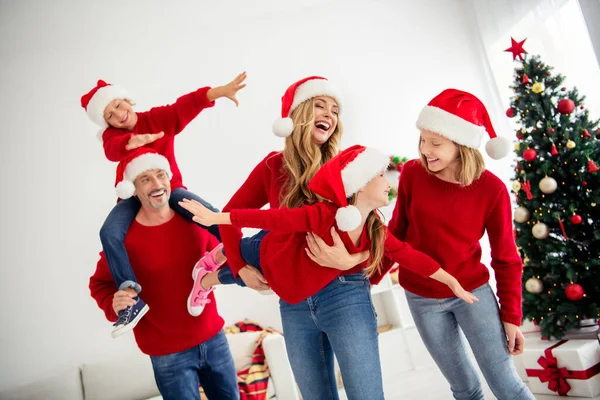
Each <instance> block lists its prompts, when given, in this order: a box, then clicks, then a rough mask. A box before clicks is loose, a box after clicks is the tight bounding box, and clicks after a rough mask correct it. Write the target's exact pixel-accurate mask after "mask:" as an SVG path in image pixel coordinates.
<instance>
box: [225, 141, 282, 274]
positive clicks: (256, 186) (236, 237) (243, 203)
mask: <svg viewBox="0 0 600 400" xmlns="http://www.w3.org/2000/svg"><path fill="white" fill-rule="evenodd" d="M274 154H277V153H276V152H272V153H270V154H269V155H267V157H265V159H263V160H262V161H261V162H260V163H259V164H258V165H257V166H256V167H255V168H254V170H252V172H251V173H250V175H249V176H248V178H247V179H246V181H245V182H244V183H243V184H242V186H241V187H240V188H239V189H238V190H237V192H235V194H234V195H233V197H232V198H231V200H229V203H227V205H226V206H225V207H224V208H223V212H228V211H231V210H233V209H246V208H261V207H263V206H264V205H265V204H267V203H268V202H269V187H268V177H269V175H270V167H269V166H268V165H267V161H268V160H269V158H271V157H272V156H273V155H274ZM219 231H220V233H221V240H222V241H223V245H224V246H225V252H226V253H227V261H228V264H229V267H230V268H231V270H232V271H233V273H234V275H235V276H237V273H238V271H239V270H240V269H242V267H244V266H245V265H246V262H245V261H244V259H243V258H242V255H241V253H240V240H241V238H242V231H241V230H240V229H239V228H236V227H233V226H231V225H221V226H220V227H219Z"/></svg>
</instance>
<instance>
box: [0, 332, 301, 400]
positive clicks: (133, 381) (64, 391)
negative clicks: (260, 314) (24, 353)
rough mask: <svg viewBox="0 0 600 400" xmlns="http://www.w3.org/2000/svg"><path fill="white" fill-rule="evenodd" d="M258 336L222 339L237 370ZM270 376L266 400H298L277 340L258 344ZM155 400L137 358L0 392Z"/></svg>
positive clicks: (146, 363) (49, 399)
mask: <svg viewBox="0 0 600 400" xmlns="http://www.w3.org/2000/svg"><path fill="white" fill-rule="evenodd" d="M259 335H260V332H244V333H238V334H234V335H227V340H228V342H229V347H230V348H231V353H232V354H233V358H234V362H235V366H236V369H237V370H238V371H239V370H241V369H243V368H246V367H247V366H248V365H250V362H251V358H252V352H253V351H254V345H255V343H256V340H257V339H258V337H259ZM263 349H264V352H265V358H266V360H267V363H268V365H269V370H270V372H271V379H270V381H269V396H268V398H269V399H277V400H299V398H300V396H299V395H298V391H297V387H296V383H295V381H294V375H293V374H292V369H291V367H290V364H289V361H288V358H287V352H286V350H285V341H284V339H283V336H281V335H275V334H274V335H269V336H267V337H266V338H265V339H264V340H263ZM38 399H44V400H84V399H85V400H146V399H152V400H158V399H161V397H160V394H159V392H158V388H157V387H156V383H155V381H154V373H153V371H152V365H151V363H150V358H149V357H148V356H146V355H144V354H142V353H140V352H136V353H132V354H130V355H128V356H126V357H123V358H121V359H119V360H110V361H105V362H98V363H90V364H83V365H81V366H79V367H74V368H72V369H70V370H68V371H64V372H63V373H60V374H57V375H55V376H52V377H49V378H47V379H44V380H41V381H38V382H33V383H31V384H28V385H24V386H20V387H17V388H14V389H9V390H7V391H3V392H0V400H38Z"/></svg>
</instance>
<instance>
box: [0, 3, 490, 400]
mask: <svg viewBox="0 0 600 400" xmlns="http://www.w3.org/2000/svg"><path fill="white" fill-rule="evenodd" d="M461 6H462V5H461V2H460V1H444V0H436V1H433V0H428V1H422V2H416V1H402V2H400V1H394V0H385V1H383V0H382V1H358V0H355V1H348V0H329V1H323V0H321V1H316V0H294V1H289V2H285V1H277V0H261V1H254V2H247V1H242V0H228V1H220V2H210V3H209V2H198V1H180V2H164V1H158V0H154V1H151V0H146V1H133V0H132V1H112V0H111V1H101V2H91V1H89V2H86V1H75V0H72V1H67V0H55V1H52V2H47V1H43V0H39V1H26V0H13V1H8V0H2V1H0V60H1V62H0V71H1V74H0V87H1V88H2V96H1V97H0V118H1V120H2V121H3V124H2V128H0V137H1V143H0V164H1V167H2V168H0V174H1V175H0V177H1V180H0V182H2V186H3V189H4V195H3V196H2V203H1V204H2V207H0V218H1V221H2V222H1V224H0V229H1V231H0V232H1V238H2V240H1V241H0V304H1V311H0V321H2V329H1V330H0V332H1V333H0V372H1V373H0V390H1V389H4V388H6V387H10V386H13V385H17V384H21V383H24V382H28V381H32V380H35V379H37V378H40V377H43V376H46V375H47V374H49V373H50V371H51V370H53V369H62V368H66V367H69V366H71V365H77V364H80V363H82V362H90V361H95V360H100V359H106V358H111V357H116V356H117V355H118V354H119V353H120V352H124V351H130V350H131V349H133V348H134V347H135V344H134V342H133V340H132V338H131V336H128V337H124V338H121V339H119V340H112V339H111V338H110V335H109V333H110V325H109V324H108V323H107V322H106V321H105V320H104V317H103V314H102V313H101V312H100V311H99V310H98V309H97V307H96V305H95V302H94V301H93V300H92V299H91V298H90V296H89V292H88V288H87V285H88V278H89V276H90V275H91V274H92V273H93V271H94V268H95V264H96V261H97V259H98V252H99V250H100V243H99V239H98V230H99V228H100V226H101V224H102V222H103V220H104V218H105V217H106V215H107V214H108V212H109V211H110V209H111V208H112V206H113V205H114V201H115V196H114V192H113V187H112V185H113V180H114V169H115V165H114V164H112V163H109V162H107V161H106V160H105V158H104V155H103V152H102V148H101V145H100V143H99V142H98V141H97V140H96V138H95V131H96V128H95V126H94V125H93V124H92V123H91V122H90V121H89V120H88V119H87V117H86V115H85V113H84V112H83V110H82V109H81V108H80V105H79V98H80V96H81V95H82V94H83V93H84V92H85V91H87V90H89V89H90V88H91V86H92V85H93V84H94V83H95V81H96V79H98V78H103V79H105V80H107V81H109V82H114V83H117V84H120V85H123V86H125V87H127V88H128V89H129V90H130V91H131V92H132V93H133V94H134V95H136V98H137V101H138V107H137V108H138V109H139V110H144V109H147V108H149V107H150V106H153V105H159V104H165V103H168V102H172V101H174V100H175V99H176V98H177V97H178V96H179V95H181V94H183V93H187V92H189V91H192V90H194V89H196V88H197V87H200V86H203V85H217V84H223V83H226V82H228V80H230V79H231V78H233V77H234V76H235V75H236V74H237V73H238V72H240V71H242V70H246V71H248V77H249V78H248V82H247V83H248V87H247V88H246V89H245V90H244V92H243V93H242V94H241V95H240V101H241V105H240V107H239V108H238V109H235V107H234V106H233V105H232V104H230V103H228V102H227V101H222V100H221V101H219V102H218V104H217V106H216V107H215V108H213V109H211V110H208V111H206V112H205V113H203V114H202V115H201V116H200V117H199V118H197V120H195V121H194V122H193V123H192V124H190V125H189V127H188V128H187V129H186V131H185V132H184V133H183V134H182V135H181V136H180V137H179V138H178V139H177V142H176V143H177V156H178V162H179V165H180V168H181V170H182V171H183V175H184V180H185V183H186V184H187V185H188V187H189V188H190V189H191V190H193V191H194V192H195V193H198V194H200V195H201V196H203V197H204V198H206V199H208V200H210V201H211V202H212V203H213V204H214V205H216V206H218V207H222V206H223V205H224V204H225V203H226V201H227V200H228V199H229V197H230V196H231V195H232V194H233V192H234V191H235V190H236V188H237V187H238V186H239V185H240V184H241V183H242V182H243V180H244V179H245V177H246V176H247V174H248V173H249V172H250V170H251V168H252V167H253V166H254V165H255V164H256V163H257V162H258V161H259V160H260V159H261V158H262V157H264V155H265V154H266V153H267V152H268V151H270V150H272V149H280V148H281V147H282V141H281V140H279V139H277V138H275V137H274V136H273V135H272V134H271V131H270V126H271V123H272V121H273V119H274V118H275V117H277V116H278V114H279V110H280V98H281V95H282V94H283V91H284V90H285V89H286V88H287V86H288V85H289V84H290V83H292V82H293V81H295V80H297V79H299V78H301V77H304V76H307V75H309V74H319V75H324V76H327V77H330V79H332V80H334V81H335V82H336V83H337V84H338V86H340V88H341V90H342V91H343V92H344V94H345V96H346V97H345V100H344V104H343V107H344V111H343V116H342V119H343V122H344V125H345V128H346V130H345V132H346V133H345V137H344V145H345V146H347V145H351V144H354V143H358V142H360V143H361V144H365V145H372V146H377V147H380V148H382V149H384V150H386V151H388V152H389V153H394V154H399V155H406V156H409V157H414V156H415V155H416V143H417V140H416V130H415V128H414V121H415V119H416V116H417V113H418V112H419V110H420V109H421V107H423V106H424V105H425V104H426V102H427V101H428V100H429V99H430V98H431V97H432V96H433V95H435V94H437V92H439V91H440V90H441V89H444V88H446V87H457V88H462V89H464V90H470V91H473V92H475V93H477V94H479V95H480V96H481V97H482V99H483V100H484V101H487V100H489V97H490V96H489V94H488V92H487V90H486V83H485V79H484V64H483V62H482V61H481V59H480V57H479V55H478V52H479V50H480V49H479V48H478V42H477V40H475V39H474V37H475V35H474V33H473V32H472V28H471V22H469V20H467V19H466V18H465V17H464V13H463V10H462V9H461ZM496 114H497V115H501V110H500V112H498V111H497V112H496ZM218 303H219V309H220V311H221V313H222V314H223V315H224V317H225V318H226V320H227V322H228V323H231V322H235V321H236V320H239V319H241V318H243V317H248V318H251V319H254V320H256V321H258V322H260V323H263V324H265V325H273V326H275V327H280V320H279V316H278V304H277V299H276V298H275V297H274V296H268V297H263V296H261V295H259V294H256V293H254V292H252V291H250V290H242V289H239V288H225V289H221V290H219V291H218Z"/></svg>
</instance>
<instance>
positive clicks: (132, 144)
mask: <svg viewBox="0 0 600 400" xmlns="http://www.w3.org/2000/svg"><path fill="white" fill-rule="evenodd" d="M163 136H165V133H164V132H159V133H145V134H142V135H136V134H133V135H131V137H130V138H129V142H127V145H126V146H125V150H133V149H137V148H138V147H142V146H144V145H146V144H148V143H152V142H154V141H155V140H158V139H160V138H161V137H163Z"/></svg>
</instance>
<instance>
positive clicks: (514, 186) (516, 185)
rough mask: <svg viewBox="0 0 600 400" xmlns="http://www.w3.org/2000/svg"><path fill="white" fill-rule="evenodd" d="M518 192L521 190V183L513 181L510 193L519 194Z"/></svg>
mask: <svg viewBox="0 0 600 400" xmlns="http://www.w3.org/2000/svg"><path fill="white" fill-rule="evenodd" d="M519 190H521V182H519V181H517V180H514V181H513V183H512V191H513V192H515V193H516V194H519Z"/></svg>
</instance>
